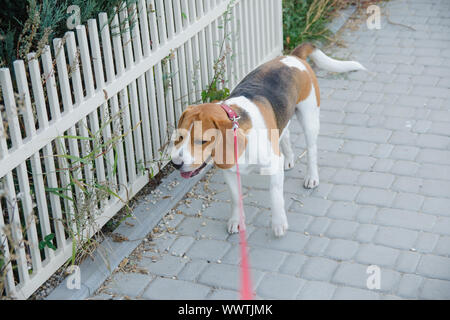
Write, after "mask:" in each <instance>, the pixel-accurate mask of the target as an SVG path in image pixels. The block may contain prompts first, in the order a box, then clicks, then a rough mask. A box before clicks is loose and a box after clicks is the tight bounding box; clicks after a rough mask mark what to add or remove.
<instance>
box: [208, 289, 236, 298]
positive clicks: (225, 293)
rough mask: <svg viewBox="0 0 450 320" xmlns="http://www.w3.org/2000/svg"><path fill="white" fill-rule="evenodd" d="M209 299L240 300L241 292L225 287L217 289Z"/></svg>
mask: <svg viewBox="0 0 450 320" xmlns="http://www.w3.org/2000/svg"><path fill="white" fill-rule="evenodd" d="M208 299H209V300H239V292H237V291H232V290H224V289H215V290H214V291H213V292H212V293H211V294H210V295H209V296H208Z"/></svg>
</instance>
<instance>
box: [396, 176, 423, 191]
mask: <svg viewBox="0 0 450 320" xmlns="http://www.w3.org/2000/svg"><path fill="white" fill-rule="evenodd" d="M422 185H423V179H418V178H412V177H398V178H397V179H396V180H395V182H394V184H393V185H392V190H396V191H403V192H409V193H420V191H421V189H422Z"/></svg>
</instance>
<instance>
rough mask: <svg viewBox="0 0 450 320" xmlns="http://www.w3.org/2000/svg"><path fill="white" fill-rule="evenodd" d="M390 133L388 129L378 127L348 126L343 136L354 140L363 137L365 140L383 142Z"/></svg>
mask: <svg viewBox="0 0 450 320" xmlns="http://www.w3.org/2000/svg"><path fill="white" fill-rule="evenodd" d="M391 134H392V132H391V131H390V130H385V129H380V128H364V127H348V128H347V129H346V130H345V132H344V135H343V137H345V138H347V139H354V140H362V138H364V140H365V141H370V142H377V143H385V142H387V141H388V139H389V137H390V136H391Z"/></svg>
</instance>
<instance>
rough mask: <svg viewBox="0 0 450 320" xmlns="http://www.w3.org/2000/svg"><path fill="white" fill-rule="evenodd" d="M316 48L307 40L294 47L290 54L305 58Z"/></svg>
mask: <svg viewBox="0 0 450 320" xmlns="http://www.w3.org/2000/svg"><path fill="white" fill-rule="evenodd" d="M314 50H316V47H315V46H314V45H313V44H311V43H309V42H307V43H303V44H301V45H299V46H298V47H297V48H295V49H294V50H293V51H292V52H291V55H293V56H297V57H299V58H300V59H302V60H306V58H308V56H309V55H310V54H311V53H313V51H314Z"/></svg>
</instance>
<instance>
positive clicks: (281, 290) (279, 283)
mask: <svg viewBox="0 0 450 320" xmlns="http://www.w3.org/2000/svg"><path fill="white" fill-rule="evenodd" d="M304 284H305V281H304V280H302V279H299V278H295V277H292V276H288V275H284V274H272V273H268V274H266V275H265V276H264V278H262V280H261V283H260V284H259V286H258V288H257V289H256V292H257V294H258V295H259V296H261V297H263V298H269V299H295V297H296V296H297V294H298V292H299V291H300V289H301V288H302V286H303V285H304Z"/></svg>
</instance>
